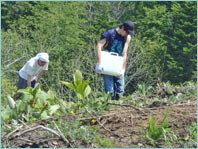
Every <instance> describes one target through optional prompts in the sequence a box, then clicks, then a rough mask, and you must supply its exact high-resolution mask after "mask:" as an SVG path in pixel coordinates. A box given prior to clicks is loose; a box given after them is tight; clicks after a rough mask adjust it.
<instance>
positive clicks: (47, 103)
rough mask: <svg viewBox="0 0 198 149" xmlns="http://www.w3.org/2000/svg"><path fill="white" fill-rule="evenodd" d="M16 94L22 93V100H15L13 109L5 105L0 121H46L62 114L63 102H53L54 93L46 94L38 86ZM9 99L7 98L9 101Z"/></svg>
mask: <svg viewBox="0 0 198 149" xmlns="http://www.w3.org/2000/svg"><path fill="white" fill-rule="evenodd" d="M18 92H20V93H23V96H22V99H20V100H17V101H16V102H15V104H12V106H13V105H14V107H13V108H12V106H11V108H10V107H9V106H8V105H7V106H6V107H3V110H2V114H1V117H2V120H3V121H5V122H6V121H9V120H10V119H12V118H15V119H19V118H23V119H25V120H26V121H34V120H37V119H47V118H49V117H50V116H51V115H53V114H56V115H61V114H64V112H63V111H64V108H63V107H62V106H64V104H65V103H64V101H62V100H55V93H54V92H52V91H50V90H49V91H48V92H47V93H46V92H44V91H41V89H40V85H38V86H37V87H36V88H35V89H33V88H31V87H27V88H26V89H21V90H19V91H18ZM10 98H11V97H9V98H8V99H9V101H10V103H12V102H11V100H10Z"/></svg>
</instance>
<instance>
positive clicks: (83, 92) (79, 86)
mask: <svg viewBox="0 0 198 149" xmlns="http://www.w3.org/2000/svg"><path fill="white" fill-rule="evenodd" d="M73 79H74V81H73V84H72V83H69V82H65V81H61V83H62V84H64V85H66V86H67V87H69V88H71V89H73V90H74V91H75V92H76V94H77V97H78V98H79V99H81V100H82V102H84V99H85V98H86V97H87V96H88V95H89V94H90V92H91V88H90V86H89V85H88V80H85V81H83V77H82V73H81V72H80V71H79V70H76V72H75V73H74V74H73Z"/></svg>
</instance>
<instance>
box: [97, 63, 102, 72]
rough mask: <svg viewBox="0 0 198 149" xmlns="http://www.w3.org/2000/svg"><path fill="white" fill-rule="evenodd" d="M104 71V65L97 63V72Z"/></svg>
mask: <svg viewBox="0 0 198 149" xmlns="http://www.w3.org/2000/svg"><path fill="white" fill-rule="evenodd" d="M102 71H103V66H102V65H101V64H96V72H97V73H101V72H102Z"/></svg>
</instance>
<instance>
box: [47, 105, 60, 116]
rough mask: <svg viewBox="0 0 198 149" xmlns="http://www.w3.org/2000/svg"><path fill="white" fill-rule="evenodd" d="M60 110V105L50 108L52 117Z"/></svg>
mask: <svg viewBox="0 0 198 149" xmlns="http://www.w3.org/2000/svg"><path fill="white" fill-rule="evenodd" d="M59 108H60V105H53V106H50V108H49V112H50V115H52V114H53V113H55V112H56V111H57V110H58V109H59Z"/></svg>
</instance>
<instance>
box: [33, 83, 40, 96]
mask: <svg viewBox="0 0 198 149" xmlns="http://www.w3.org/2000/svg"><path fill="white" fill-rule="evenodd" d="M39 89H40V84H38V85H37V87H36V88H34V89H33V90H32V95H33V97H36V94H37V93H38V91H39Z"/></svg>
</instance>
